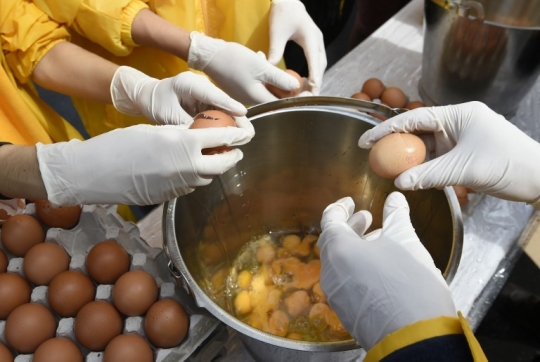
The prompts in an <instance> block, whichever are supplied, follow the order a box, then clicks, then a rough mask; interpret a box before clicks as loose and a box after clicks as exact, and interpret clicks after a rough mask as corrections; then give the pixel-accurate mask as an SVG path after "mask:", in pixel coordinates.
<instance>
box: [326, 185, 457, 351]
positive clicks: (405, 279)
mask: <svg viewBox="0 0 540 362" xmlns="http://www.w3.org/2000/svg"><path fill="white" fill-rule="evenodd" d="M353 212H354V202H353V200H352V199H351V198H350V197H346V198H343V199H341V200H338V201H337V202H335V203H333V204H331V205H329V206H328V207H327V208H326V209H325V210H324V213H323V216H322V221H321V228H322V234H321V235H320V237H319V240H318V242H317V246H318V247H319V249H320V252H321V263H322V269H321V287H322V289H323V292H324V293H325V295H326V297H327V298H328V303H329V304H330V306H331V307H332V308H333V309H334V311H335V312H336V313H337V315H338V317H339V319H340V320H341V322H342V323H343V325H344V326H345V328H347V330H348V331H349V333H351V335H352V336H353V337H354V338H355V339H356V340H357V341H358V342H359V343H360V345H361V346H362V347H363V348H364V349H366V350H370V349H371V348H372V347H373V346H374V345H375V344H377V343H378V342H379V341H381V340H382V339H383V338H384V337H385V336H387V335H388V334H390V333H393V332H395V331H397V330H399V329H401V328H403V327H406V326H408V325H410V324H412V323H415V322H418V321H421V320H426V319H431V318H436V317H440V316H450V317H456V309H455V306H454V302H453V300H452V295H451V294H450V290H449V288H448V286H447V285H446V282H445V280H444V278H443V277H442V275H441V272H440V271H439V269H437V268H436V267H435V264H434V263H433V259H432V258H431V255H429V253H428V251H427V250H426V249H425V248H424V246H423V245H422V243H421V242H420V240H419V239H418V237H417V236H416V233H415V231H414V228H413V226H412V224H411V220H410V217H409V205H408V204H407V201H406V199H405V196H403V194H401V193H399V192H393V193H391V194H390V195H389V196H388V198H387V199H386V202H385V204H384V210H383V227H382V229H378V230H375V231H373V232H372V233H370V234H368V235H365V236H363V234H364V232H365V231H366V230H367V229H368V228H369V226H370V225H371V221H372V217H371V214H370V213H369V212H368V211H359V212H358V213H356V214H353Z"/></svg>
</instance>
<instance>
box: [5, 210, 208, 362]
mask: <svg viewBox="0 0 540 362" xmlns="http://www.w3.org/2000/svg"><path fill="white" fill-rule="evenodd" d="M0 241H1V243H0V301H2V302H1V303H0V361H2V362H4V361H14V360H15V361H16V362H19V361H20V362H25V361H33V362H53V361H54V362H64V361H66V362H68V361H69V362H78V361H81V362H82V361H83V360H86V361H95V362H101V361H103V362H107V361H115V362H123V361H131V362H139V361H140V362H146V361H148V362H153V361H159V362H165V361H177V360H180V358H179V357H178V356H179V355H180V354H182V355H183V354H185V351H183V352H182V353H180V352H179V350H180V348H181V347H182V345H183V344H185V343H183V341H184V340H185V339H186V336H188V329H189V328H190V327H196V326H190V324H197V323H191V322H190V319H191V316H190V315H188V313H187V312H186V310H185V309H184V307H183V304H184V303H183V302H184V301H183V300H181V298H180V295H181V294H182V291H181V290H180V289H181V288H178V287H177V286H176V285H175V283H174V282H173V281H172V280H171V279H172V278H171V276H170V274H169V272H168V269H167V267H166V263H163V259H164V254H163V252H162V251H161V250H159V249H155V248H150V247H148V246H147V245H146V244H145V243H144V241H143V240H142V239H140V237H139V236H138V230H137V228H136V226H135V225H133V224H129V223H126V222H125V221H123V220H122V219H121V218H120V217H119V216H118V215H117V214H116V212H114V210H112V211H111V209H106V208H103V207H98V206H85V207H84V208H81V207H79V206H76V207H62V208H55V207H52V206H51V205H50V204H49V203H48V202H42V201H38V202H36V203H35V204H30V205H28V206H27V208H26V210H25V213H24V214H17V215H14V216H11V217H10V218H9V219H7V220H6V221H5V223H4V225H3V227H2V229H1V233H0ZM158 259H160V261H161V263H158ZM197 320H198V319H197ZM187 338H188V339H189V336H188V337H187ZM195 345H197V343H195Z"/></svg>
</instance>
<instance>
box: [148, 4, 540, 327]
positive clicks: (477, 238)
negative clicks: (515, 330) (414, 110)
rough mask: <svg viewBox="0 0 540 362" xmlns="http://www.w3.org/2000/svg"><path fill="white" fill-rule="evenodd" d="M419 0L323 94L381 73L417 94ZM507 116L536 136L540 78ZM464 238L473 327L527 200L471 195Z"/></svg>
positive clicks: (155, 223) (510, 255)
mask: <svg viewBox="0 0 540 362" xmlns="http://www.w3.org/2000/svg"><path fill="white" fill-rule="evenodd" d="M422 27H423V0H413V1H411V2H410V3H409V4H408V5H407V6H405V7H404V8H403V9H402V10H401V11H400V12H398V13H397V14H396V15H395V16H394V17H392V18H391V19H390V20H389V21H387V22H386V23H385V24H384V25H383V26H381V27H380V28H379V29H378V30H377V31H375V32H374V33H373V34H372V35H371V36H370V37H369V38H367V39H366V40H365V41H363V42H362V43H361V44H359V45H358V46H357V47H356V48H354V49H353V50H352V51H351V52H349V53H348V54H347V55H346V56H344V57H343V58H342V59H341V60H340V61H338V62H337V63H336V64H335V65H334V66H332V67H331V68H330V69H328V70H327V72H326V73H325V75H324V85H323V87H322V90H321V95H329V96H342V97H349V96H350V95H352V94H353V93H355V92H358V91H359V90H360V88H361V86H362V84H363V83H364V81H365V80H366V79H368V78H372V77H377V78H380V79H382V80H383V81H384V82H385V84H386V85H387V86H397V87H399V88H401V89H402V90H403V91H404V92H405V93H406V94H407V95H408V96H409V98H410V99H411V100H414V99H419V96H418V89H417V86H418V81H419V79H420V74H421V65H422V46H423V29H422ZM510 121H511V122H512V123H514V124H516V125H517V126H518V127H520V128H521V129H522V130H523V131H525V132H526V133H527V134H529V135H530V136H531V137H533V138H534V139H536V140H540V79H539V80H538V81H537V82H536V84H535V86H534V88H533V89H532V91H531V92H530V93H529V94H528V95H527V97H526V98H525V99H523V100H522V102H521V103H520V106H519V109H518V111H517V113H516V115H515V116H514V117H513V118H512V119H510ZM463 211H464V213H463V216H464V244H463V253H462V257H461V262H460V266H459V269H458V272H457V274H456V276H455V278H454V280H453V282H452V284H451V290H452V294H453V296H454V300H455V302H456V306H457V308H458V310H461V311H462V312H463V314H464V315H465V316H466V317H467V318H468V319H469V322H470V323H471V326H472V327H473V329H475V328H477V327H478V325H479V323H480V322H481V320H482V318H483V317H484V315H485V314H486V312H487V311H488V309H489V307H490V306H491V303H492V302H493V300H494V298H495V297H496V295H497V294H498V292H499V290H500V288H501V287H502V285H503V283H504V281H505V280H506V278H507V277H508V275H509V273H510V271H511V269H512V267H513V265H514V264H515V262H516V261H517V258H518V257H519V255H520V253H521V249H520V247H519V245H518V244H519V243H518V239H519V236H520V234H521V233H522V231H523V230H524V228H525V226H526V224H527V221H528V220H529V218H530V217H531V215H532V213H533V208H532V207H531V206H529V205H526V204H525V203H516V202H509V201H504V200H499V199H496V198H493V197H490V196H484V195H473V196H472V200H470V202H469V205H468V206H467V207H466V208H465V209H464V210H463ZM162 212H163V211H162V207H161V206H160V207H159V208H157V209H156V210H154V211H153V212H151V213H150V214H148V215H147V216H146V217H145V218H144V219H143V220H141V221H140V222H139V228H140V232H141V236H142V237H143V238H144V239H145V240H146V241H147V242H148V243H149V244H151V245H152V246H161V244H162V242H163V236H162V233H161V219H162Z"/></svg>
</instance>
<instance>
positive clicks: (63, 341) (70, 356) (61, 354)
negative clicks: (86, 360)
mask: <svg viewBox="0 0 540 362" xmlns="http://www.w3.org/2000/svg"><path fill="white" fill-rule="evenodd" d="M32 362H83V355H82V353H81V350H80V349H79V347H78V346H77V345H76V344H75V343H73V342H72V341H71V340H69V339H67V338H52V339H49V340H48V341H45V342H44V343H42V344H41V345H40V346H39V347H38V349H36V352H35V353H34V357H32Z"/></svg>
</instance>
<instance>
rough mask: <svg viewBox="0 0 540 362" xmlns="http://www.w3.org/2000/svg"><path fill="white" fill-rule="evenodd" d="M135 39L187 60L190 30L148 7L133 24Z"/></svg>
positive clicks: (137, 41)
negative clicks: (162, 16) (171, 21)
mask: <svg viewBox="0 0 540 362" xmlns="http://www.w3.org/2000/svg"><path fill="white" fill-rule="evenodd" d="M131 36H132V37H133V40H134V41H135V42H136V43H137V44H139V45H143V46H147V47H151V48H157V49H160V50H163V51H165V52H168V53H171V54H174V55H176V56H178V57H180V58H182V59H184V60H187V58H188V54H189V46H190V43H191V40H190V39H189V32H188V31H187V30H185V29H183V28H180V27H179V26H176V25H174V24H172V23H170V22H168V21H167V20H165V19H163V18H161V17H160V16H158V15H157V14H155V13H153V12H152V11H150V10H148V9H144V10H141V11H139V13H138V14H137V16H136V17H135V19H134V20H133V24H132V25H131Z"/></svg>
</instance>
